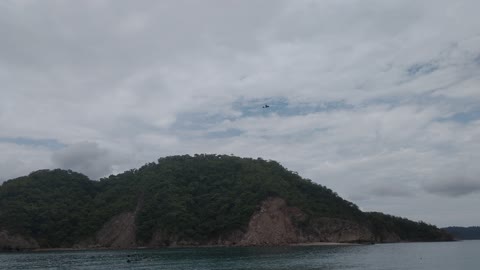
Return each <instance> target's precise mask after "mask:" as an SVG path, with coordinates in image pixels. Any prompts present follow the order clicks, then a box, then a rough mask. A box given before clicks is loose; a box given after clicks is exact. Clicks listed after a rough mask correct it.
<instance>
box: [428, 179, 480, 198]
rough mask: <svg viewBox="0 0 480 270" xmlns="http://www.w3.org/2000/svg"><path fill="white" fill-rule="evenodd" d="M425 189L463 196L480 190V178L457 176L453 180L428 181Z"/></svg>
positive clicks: (436, 192) (437, 193) (445, 194)
mask: <svg viewBox="0 0 480 270" xmlns="http://www.w3.org/2000/svg"><path fill="white" fill-rule="evenodd" d="M423 188H424V189H425V191H427V192H429V193H432V194H435V195H441V196H448V197H461V196H465V195H469V194H473V193H479V192H480V180H478V179H475V178H464V177H457V178H452V179H451V180H446V181H445V180H440V181H435V182H431V183H427V184H425V185H424V187H423Z"/></svg>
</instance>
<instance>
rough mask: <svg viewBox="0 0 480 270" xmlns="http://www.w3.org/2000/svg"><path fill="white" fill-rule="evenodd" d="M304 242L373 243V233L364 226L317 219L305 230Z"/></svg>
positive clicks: (340, 220)
mask: <svg viewBox="0 0 480 270" xmlns="http://www.w3.org/2000/svg"><path fill="white" fill-rule="evenodd" d="M303 233H304V239H302V240H303V241H302V242H338V243H354V242H355V243H358V242H373V241H374V235H373V233H372V231H371V230H370V229H369V228H368V227H367V226H366V225H363V224H360V223H357V222H353V221H349V220H343V219H336V218H317V219H315V220H313V221H311V222H310V224H309V225H308V227H307V228H306V229H305V230H304V232H303Z"/></svg>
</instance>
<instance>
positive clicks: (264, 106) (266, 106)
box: [262, 104, 270, 109]
mask: <svg viewBox="0 0 480 270" xmlns="http://www.w3.org/2000/svg"><path fill="white" fill-rule="evenodd" d="M262 108H264V109H266V108H270V106H268V104H265V105H263V106H262Z"/></svg>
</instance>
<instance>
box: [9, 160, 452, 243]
mask: <svg viewBox="0 0 480 270" xmlns="http://www.w3.org/2000/svg"><path fill="white" fill-rule="evenodd" d="M406 221H407V220H406V219H400V218H395V217H391V216H381V215H379V214H378V215H377V214H365V213H363V212H361V211H360V210H359V209H358V207H357V206H356V205H354V204H352V203H351V202H348V201H346V200H344V199H342V198H340V197H339V196H338V195H337V194H336V193H334V192H333V191H331V190H330V189H328V188H326V187H324V186H321V185H318V184H315V183H313V182H311V181H310V180H307V179H303V178H301V177H300V176H298V175H297V174H296V173H294V172H291V171H288V170H286V169H285V168H283V167H282V166H281V165H280V164H279V163H277V162H275V161H266V160H263V159H249V158H238V157H233V156H226V155H195V156H193V157H192V156H173V157H167V158H161V159H159V160H158V162H157V163H149V164H146V165H145V166H143V167H141V168H140V169H138V170H137V169H134V170H130V171H127V172H125V173H122V174H119V175H112V176H110V177H108V178H105V179H102V180H101V181H91V180H89V179H88V178H87V177H85V176H83V175H81V174H78V173H74V172H72V171H63V170H52V171H49V170H43V171H38V172H34V173H31V174H30V175H28V176H25V177H21V178H17V179H14V180H10V181H7V182H5V183H4V184H3V185H2V186H1V188H0V231H2V232H3V235H4V236H5V237H4V239H7V238H8V239H10V240H8V241H7V240H3V241H2V237H0V248H1V247H2V245H3V246H4V248H8V247H11V248H13V246H14V245H12V241H11V239H17V238H18V239H20V238H22V240H23V241H24V242H23V243H24V244H23V246H22V247H23V248H29V247H31V248H34V247H37V246H40V247H49V248H52V247H72V246H73V247H107V248H129V247H137V246H149V247H158V246H172V245H282V244H290V243H299V242H318V241H327V242H396V241H434V240H448V235H446V234H444V232H442V231H440V230H439V229H438V228H436V227H434V226H431V225H427V224H424V223H416V222H412V221H408V222H406ZM392 224H393V225H392ZM0 236H1V235H0ZM7 236H8V237H7ZM15 237H16V238H15ZM9 241H10V242H9ZM18 243H19V244H18V245H16V247H17V246H21V245H20V240H19V241H18ZM25 243H31V245H25Z"/></svg>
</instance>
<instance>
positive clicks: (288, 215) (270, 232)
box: [239, 198, 374, 246]
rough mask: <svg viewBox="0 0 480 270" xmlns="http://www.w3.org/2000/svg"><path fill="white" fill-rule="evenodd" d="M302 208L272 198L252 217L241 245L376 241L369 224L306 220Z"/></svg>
mask: <svg viewBox="0 0 480 270" xmlns="http://www.w3.org/2000/svg"><path fill="white" fill-rule="evenodd" d="M306 219H307V215H306V214H305V213H303V212H302V211H301V210H300V209H299V208H296V207H289V206H287V203H286V202H285V200H283V199H282V198H268V199H267V200H265V201H264V202H263V203H262V204H261V207H260V210H259V211H257V212H256V213H255V214H254V215H253V216H252V218H251V220H250V222H249V225H248V230H247V231H246V233H245V235H244V236H243V238H242V240H241V241H240V243H239V244H240V245H245V246H258V245H262V246H263V245H267V246H274V245H285V244H293V243H311V242H339V243H361V242H373V241H374V235H373V233H372V232H371V230H370V229H369V227H368V226H367V225H365V224H361V223H357V222H353V221H349V220H342V219H335V218H316V219H310V220H308V221H306Z"/></svg>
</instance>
